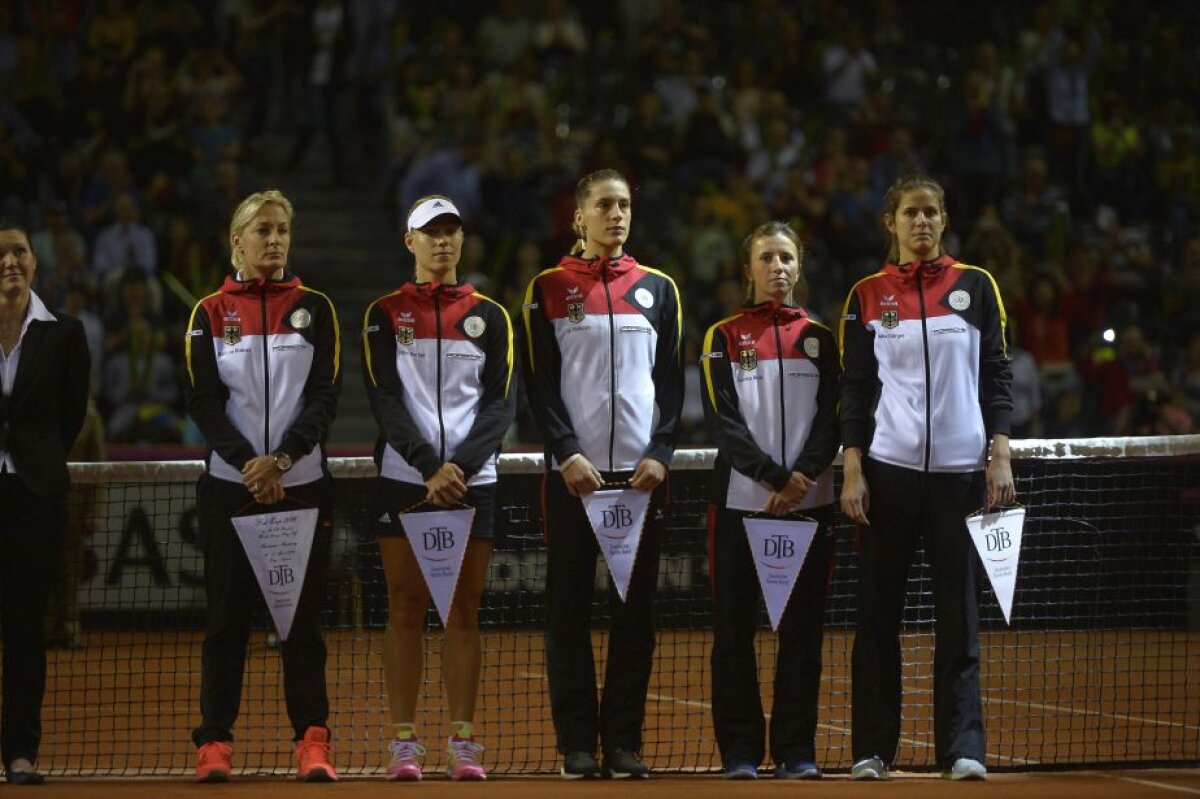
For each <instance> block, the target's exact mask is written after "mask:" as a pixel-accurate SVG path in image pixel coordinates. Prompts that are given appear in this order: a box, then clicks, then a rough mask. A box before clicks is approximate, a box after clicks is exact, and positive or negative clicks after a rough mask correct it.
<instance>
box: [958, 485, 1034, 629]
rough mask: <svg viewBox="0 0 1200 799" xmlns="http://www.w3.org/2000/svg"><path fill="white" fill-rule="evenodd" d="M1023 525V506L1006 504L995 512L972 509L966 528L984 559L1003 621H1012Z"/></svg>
mask: <svg viewBox="0 0 1200 799" xmlns="http://www.w3.org/2000/svg"><path fill="white" fill-rule="evenodd" d="M1024 529H1025V509H1024V508H1009V509H1008V510H1004V511H1000V512H998V513H972V514H971V515H970V516H968V517H967V530H969V531H970V532H971V539H972V540H973V541H974V542H975V549H976V550H978V552H979V558H980V560H982V561H983V568H984V570H985V571H986V572H987V576H988V580H989V581H990V582H991V584H992V591H993V592H994V593H995V594H996V601H997V602H999V603H1000V610H1002V611H1004V621H1005V623H1008V624H1011V623H1012V622H1011V618H1010V617H1011V616H1012V603H1013V592H1014V590H1015V589H1016V587H1017V565H1018V563H1020V560H1021V531H1022V530H1024Z"/></svg>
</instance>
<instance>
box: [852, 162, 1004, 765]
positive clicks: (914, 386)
mask: <svg viewBox="0 0 1200 799" xmlns="http://www.w3.org/2000/svg"><path fill="white" fill-rule="evenodd" d="M884 224H885V226H886V227H887V229H888V231H889V232H890V233H891V236H892V247H891V253H890V258H889V262H888V263H887V264H885V265H884V267H883V269H882V270H880V271H879V272H877V273H875V274H873V275H870V276H869V277H866V278H864V279H863V280H860V281H859V282H858V283H857V284H856V285H855V286H854V288H852V289H851V290H850V296H849V297H847V299H846V308H845V312H844V314H843V319H842V335H841V340H842V349H843V353H842V368H843V373H842V391H841V425H842V442H843V447H844V450H845V456H844V457H845V461H844V475H843V478H844V479H843V485H842V497H841V504H842V510H843V511H844V512H845V514H846V515H847V516H849V517H850V519H851V520H853V521H854V522H856V523H857V524H859V525H861V528H860V529H861V537H860V550H859V586H858V629H857V632H856V634H855V638H854V654H853V665H852V671H853V680H854V688H853V697H854V698H853V704H854V710H853V719H854V720H853V736H852V738H853V741H852V748H853V754H854V765H853V768H852V769H851V775H850V776H851V778H852V779H857V780H878V779H887V778H888V768H889V767H890V765H891V761H892V758H893V757H895V754H896V746H897V744H898V742H899V738H900V693H901V688H900V669H901V662H900V621H901V617H902V615H903V612H904V597H905V590H906V586H907V576H908V567H909V564H910V562H911V561H912V558H913V555H914V553H915V551H916V547H917V543H918V540H919V539H920V538H921V537H922V536H924V540H925V553H926V557H928V559H929V563H930V567H931V571H932V575H933V599H934V608H935V614H936V620H935V632H936V636H937V649H936V652H935V654H934V676H933V679H934V743H935V747H936V755H937V760H938V764H939V766H941V767H942V768H943V769H944V770H945V775H946V776H947V777H949V778H951V779H958V780H962V779H971V780H982V779H986V778H987V768H986V767H985V766H984V764H983V760H984V729H983V710H982V705H981V702H980V696H979V618H978V608H977V603H978V599H977V592H978V575H979V571H980V567H979V563H978V556H977V555H976V554H975V548H974V545H973V543H972V541H971V537H970V534H969V533H968V532H967V527H966V523H965V521H964V520H965V518H966V516H967V515H969V514H971V513H973V512H974V511H977V510H979V509H980V508H981V507H983V506H984V505H985V503H986V505H987V506H989V507H990V506H993V505H1001V504H1006V503H1010V502H1012V500H1013V497H1014V494H1015V491H1014V487H1013V477H1012V468H1011V466H1010V463H1009V446H1008V435H1009V417H1010V415H1011V412H1012V386H1011V383H1012V370H1011V367H1010V359H1009V354H1008V350H1007V348H1006V346H1005V341H1004V324H1005V316H1004V305H1003V303H1002V302H1001V300H1000V292H999V289H997V287H996V281H995V280H993V279H992V276H991V275H990V274H988V273H987V272H986V271H985V270H983V269H980V268H979V267H975V266H968V265H966V264H960V263H958V262H957V261H955V260H954V259H953V258H951V257H950V256H948V255H946V254H945V253H943V252H942V249H941V239H942V233H943V232H944V231H945V229H946V210H945V195H944V192H943V191H942V187H941V186H940V185H938V184H937V183H936V182H935V181H933V180H932V179H930V178H928V177H924V176H909V177H904V178H901V179H900V180H899V181H897V182H896V183H895V184H894V185H893V186H892V187H891V189H890V190H889V191H888V193H887V196H886V197H885V199H884ZM989 443H990V448H991V460H990V461H989V459H988V449H989Z"/></svg>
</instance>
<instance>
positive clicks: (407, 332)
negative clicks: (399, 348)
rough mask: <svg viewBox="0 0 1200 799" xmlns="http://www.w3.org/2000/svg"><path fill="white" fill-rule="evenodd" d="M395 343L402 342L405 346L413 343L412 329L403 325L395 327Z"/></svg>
mask: <svg viewBox="0 0 1200 799" xmlns="http://www.w3.org/2000/svg"><path fill="white" fill-rule="evenodd" d="M396 343H397V344H403V345H404V346H405V347H411V346H412V343H413V329H412V328H411V327H405V326H403V325H401V326H400V327H398V328H396Z"/></svg>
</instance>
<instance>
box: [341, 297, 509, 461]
mask: <svg viewBox="0 0 1200 799" xmlns="http://www.w3.org/2000/svg"><path fill="white" fill-rule="evenodd" d="M363 364H364V367H365V369H366V375H365V377H366V384H367V394H368V396H369V397H370V400H371V407H372V410H373V411H374V412H375V417H376V419H378V420H379V422H380V428H381V431H382V434H383V437H384V440H382V441H381V442H380V450H379V451H378V452H377V460H378V462H379V464H380V475H382V476H383V477H386V478H389V479H391V480H398V481H401V482H404V483H415V484H421V483H424V482H425V480H426V479H427V478H429V477H431V476H432V475H433V474H434V472H436V471H437V470H438V468H440V467H441V465H442V464H443V463H447V462H450V463H454V464H456V465H458V467H459V468H461V469H462V470H463V473H464V474H465V475H466V476H467V478H468V480H467V483H468V485H483V484H488V483H495V482H496V461H497V458H498V453H499V451H500V442H501V440H502V439H503V438H504V434H505V432H506V431H507V429H508V425H509V422H510V421H511V420H512V412H513V398H514V396H515V393H514V392H513V390H512V389H513V385H512V374H513V331H512V324H511V322H510V321H509V318H508V313H507V312H505V310H504V309H503V308H502V307H501V306H500V305H498V304H497V303H495V302H494V301H493V300H491V299H489V298H487V297H485V296H484V295H482V294H480V293H478V292H477V291H475V289H474V287H472V286H471V285H470V284H468V283H459V284H454V285H450V284H442V285H435V284H432V283H405V284H404V285H402V286H401V287H400V288H398V289H397V290H396V291H394V292H392V293H391V294H388V295H387V296H385V297H381V298H380V299H378V300H376V301H375V302H373V303H371V305H370V307H368V308H367V312H366V315H365V317H364V320H363Z"/></svg>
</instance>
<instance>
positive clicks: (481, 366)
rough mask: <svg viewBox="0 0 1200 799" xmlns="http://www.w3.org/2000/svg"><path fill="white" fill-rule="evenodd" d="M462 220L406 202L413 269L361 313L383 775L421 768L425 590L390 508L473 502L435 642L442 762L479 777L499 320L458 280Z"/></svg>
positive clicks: (505, 352)
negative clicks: (385, 711)
mask: <svg viewBox="0 0 1200 799" xmlns="http://www.w3.org/2000/svg"><path fill="white" fill-rule="evenodd" d="M462 243H463V227H462V217H461V215H460V214H459V212H458V209H457V208H456V207H455V206H454V203H453V202H451V201H450V199H449V198H447V197H443V196H441V195H430V196H427V197H422V198H421V199H419V200H417V201H416V202H415V203H414V204H413V206H412V208H411V209H410V210H409V214H408V230H407V232H406V233H405V234H404V244H405V246H406V247H408V250H409V252H411V253H412V254H413V256H414V258H415V260H416V269H415V275H414V279H413V280H412V281H409V282H405V283H403V284H402V285H401V286H400V287H399V288H398V289H396V290H395V291H393V292H391V293H390V294H387V295H386V296H384V297H381V298H379V299H378V300H376V301H375V302H373V303H371V305H370V307H368V308H367V312H366V316H365V318H364V320H363V339H362V346H363V363H364V364H365V365H366V370H365V373H364V378H365V380H366V386H367V394H368V396H369V397H370V400H371V408H372V411H373V412H374V414H375V418H376V420H377V421H378V423H379V430H380V437H379V440H378V442H377V444H376V447H375V462H376V464H378V466H379V490H378V495H377V496H378V502H379V508H378V509H377V511H376V513H375V516H376V518H378V519H379V522H378V527H377V530H376V532H377V535H378V538H379V551H380V554H381V555H382V558H383V568H384V573H385V576H386V578H387V586H388V626H387V632H386V634H385V637H384V650H383V663H384V676H385V679H386V681H387V691H388V704H389V709H390V711H391V718H392V724H393V725H394V727H395V734H394V738H393V740H392V742H391V753H392V758H391V762H390V764H389V765H388V767H387V773H388V777H389V778H390V779H393V780H406V781H415V780H419V779H421V776H422V773H421V767H422V760H423V757H424V755H425V747H424V746H423V745H422V744H421V742H420V738H419V736H418V734H417V727H416V705H417V692H418V689H419V687H420V682H421V672H422V669H423V666H424V663H423V653H424V647H423V640H422V638H423V634H424V630H425V617H426V613H427V611H428V608H429V598H430V590H429V587H428V586H427V584H426V581H425V578H424V576H423V575H422V572H421V569H420V565H419V563H418V555H417V548H418V547H419V548H420V549H421V551H422V552H423V551H424V550H425V545H426V542H425V541H424V540H422V541H416V540H413V541H410V539H409V538H408V537H407V536H406V535H405V530H404V527H403V525H402V523H401V521H400V514H401V513H403V512H405V511H408V510H413V511H434V510H441V509H447V508H459V507H463V506H468V507H471V508H474V509H475V515H474V519H473V521H472V523H471V529H470V536H469V539H468V542H467V545H466V546H467V549H466V553H465V555H464V556H463V559H462V567H461V571H460V572H459V575H458V582H457V585H456V587H455V592H454V597H453V601H452V603H451V608H450V613H449V618H448V619H447V620H446V629H445V640H444V643H443V647H442V652H443V657H442V678H443V681H444V683H445V686H446V698H447V703H448V704H449V710H450V719H451V721H450V727H451V729H450V736H449V738H448V741H447V754H448V757H449V760H448V763H447V772H448V773H449V775H450V777H451V778H452V779H455V780H483V779H486V778H487V773H486V771H485V770H484V768H483V766H482V765H481V764H480V762H479V758H480V754H481V753H482V751H483V747H482V746H481V745H480V744H478V743H476V741H475V736H474V730H473V722H474V715H475V698H476V694H477V692H478V687H479V670H480V665H481V661H482V653H481V649H480V641H479V626H478V616H479V599H480V596H481V595H482V594H483V584H484V579H485V578H486V576H487V570H488V563H489V560H490V558H491V554H492V537H493V534H494V533H493V528H494V515H495V494H496V462H497V459H498V453H499V450H500V441H501V439H502V438H503V437H504V433H505V431H506V430H507V429H508V426H509V424H510V423H511V422H512V420H513V415H514V412H515V403H514V401H513V398H514V396H515V394H514V391H513V389H514V386H513V385H512V366H513V335H512V324H511V322H510V321H509V318H508V314H507V313H506V312H505V310H504V309H503V308H502V307H501V306H500V305H498V304H497V303H496V302H494V301H493V300H491V299H489V298H488V297H485V296H483V295H482V294H480V293H478V292H477V291H475V289H474V288H473V287H472V286H471V285H469V284H466V283H462V282H460V281H459V279H458V273H457V269H458V261H459V257H460V255H461V253H462Z"/></svg>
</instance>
